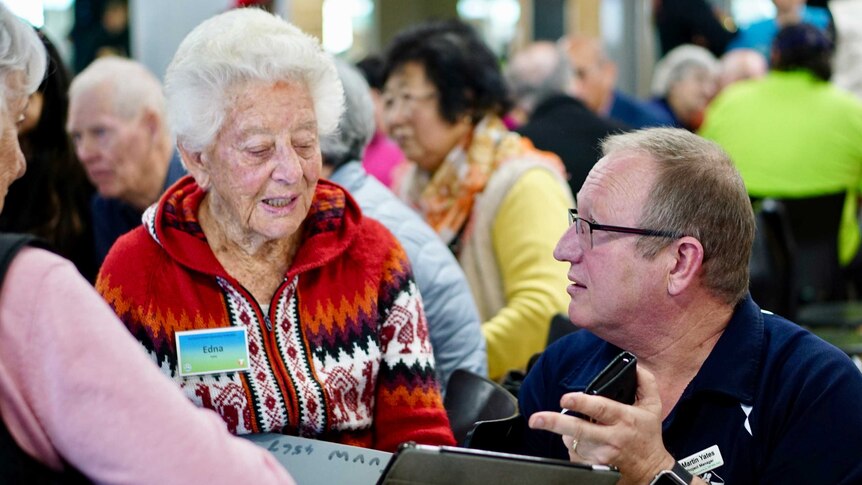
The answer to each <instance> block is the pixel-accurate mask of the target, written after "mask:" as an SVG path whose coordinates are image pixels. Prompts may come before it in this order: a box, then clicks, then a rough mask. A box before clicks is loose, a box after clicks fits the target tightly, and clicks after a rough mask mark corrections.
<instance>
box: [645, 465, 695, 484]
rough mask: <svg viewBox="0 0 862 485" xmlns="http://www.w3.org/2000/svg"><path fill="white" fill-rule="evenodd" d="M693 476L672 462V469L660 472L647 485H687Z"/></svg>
mask: <svg viewBox="0 0 862 485" xmlns="http://www.w3.org/2000/svg"><path fill="white" fill-rule="evenodd" d="M692 480H694V476H692V474H691V473H689V472H688V470H686V469H685V468H683V467H682V465H680V464H679V463H678V462H676V461H675V462H673V468H671V469H670V470H662V471H660V472H658V475H656V476H655V478H653V479H652V481H651V482H649V485H689V484H691V482H692Z"/></svg>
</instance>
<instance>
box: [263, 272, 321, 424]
mask: <svg viewBox="0 0 862 485" xmlns="http://www.w3.org/2000/svg"><path fill="white" fill-rule="evenodd" d="M298 280H299V277H298V276H296V277H294V278H293V281H291V282H290V285H289V286H288V288H286V289H285V291H282V293H281V295H280V296H279V299H278V303H277V308H276V312H275V322H274V324H275V330H276V332H275V336H276V343H277V344H278V347H279V353H280V354H281V358H282V359H284V363H285V369H286V370H287V373H288V375H289V376H290V380H291V381H292V383H293V385H294V387H295V388H296V396H297V399H298V400H299V402H298V403H297V404H298V405H299V414H300V415H299V434H300V436H316V435H319V434H321V433H323V431H324V426H325V425H326V410H325V408H324V406H325V405H326V404H325V400H324V394H323V389H321V387H320V384H319V383H318V382H317V381H316V380H315V379H313V378H312V377H311V369H310V367H309V362H308V359H307V358H306V356H307V355H308V349H306V348H305V340H303V338H302V331H301V329H300V325H299V318H298V317H297V314H298V312H297V308H296V305H297V300H296V285H297V282H298Z"/></svg>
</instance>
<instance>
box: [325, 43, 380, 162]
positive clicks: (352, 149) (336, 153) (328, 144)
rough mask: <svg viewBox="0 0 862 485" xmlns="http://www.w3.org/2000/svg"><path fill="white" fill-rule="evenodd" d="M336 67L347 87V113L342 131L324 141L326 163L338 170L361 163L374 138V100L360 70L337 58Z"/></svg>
mask: <svg viewBox="0 0 862 485" xmlns="http://www.w3.org/2000/svg"><path fill="white" fill-rule="evenodd" d="M335 68H336V69H337V70H338V77H339V78H340V79H341V85H342V86H343V87H344V104H345V109H344V114H343V115H342V116H341V121H340V122H339V123H338V130H336V131H335V132H334V133H330V134H329V135H326V136H324V137H323V138H321V140H320V152H321V154H322V155H323V163H325V164H327V165H330V166H333V167H338V166H339V165H341V164H343V163H346V162H349V161H352V160H361V159H362V154H363V152H364V151H365V146H366V145H368V143H369V142H370V141H371V138H372V137H373V136H374V101H372V100H371V94H370V92H369V90H370V88H369V87H368V83H367V82H366V81H365V78H364V77H363V76H362V74H361V73H360V72H359V70H358V69H356V68H355V67H353V66H352V65H350V64H348V63H347V62H344V61H342V60H340V59H335Z"/></svg>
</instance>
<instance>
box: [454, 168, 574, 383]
mask: <svg viewBox="0 0 862 485" xmlns="http://www.w3.org/2000/svg"><path fill="white" fill-rule="evenodd" d="M572 203H573V202H572V195H571V193H570V191H569V189H568V188H567V186H565V185H564V184H561V183H560V181H559V180H557V179H556V178H555V177H554V176H553V175H552V174H551V173H550V172H549V171H548V170H543V169H538V168H533V169H530V170H527V171H526V172H524V173H523V174H522V175H521V176H520V177H519V178H518V179H517V181H516V182H515V183H514V185H512V187H511V189H510V190H509V191H508V193H506V195H505V196H504V198H503V200H502V203H501V204H500V206H499V208H498V210H497V213H496V216H495V217H494V219H493V225H492V230H491V242H492V245H493V249H494V255H495V259H496V262H497V270H498V272H499V276H500V279H501V280H502V289H503V293H504V296H505V306H504V307H503V308H502V309H500V310H499V311H498V312H497V313H496V314H495V315H493V316H486V315H483V318H485V319H486V321H485V322H484V323H483V325H482V332H483V333H484V334H485V340H486V342H487V348H488V374H489V376H490V377H491V378H492V379H499V378H500V377H502V376H503V375H504V374H505V373H506V372H507V371H508V370H510V369H523V368H524V367H525V366H526V364H527V361H528V360H529V358H530V357H531V356H532V355H533V354H535V353H537V352H541V351H542V350H543V349H544V348H545V342H546V340H547V337H548V328H549V325H550V321H551V317H552V316H553V315H554V314H556V313H566V309H567V308H568V303H569V296H568V294H567V293H566V286H567V284H568V280H567V277H566V272H567V271H568V265H566V264H565V263H561V262H559V261H557V260H555V259H554V256H553V252H554V247H555V246H556V244H557V241H559V239H560V237H561V236H562V235H563V233H564V232H565V231H566V229H568V219H567V215H566V209H567V208H569V207H571V206H572ZM471 284H472V282H471ZM477 303H478V302H477ZM480 306H481V305H480Z"/></svg>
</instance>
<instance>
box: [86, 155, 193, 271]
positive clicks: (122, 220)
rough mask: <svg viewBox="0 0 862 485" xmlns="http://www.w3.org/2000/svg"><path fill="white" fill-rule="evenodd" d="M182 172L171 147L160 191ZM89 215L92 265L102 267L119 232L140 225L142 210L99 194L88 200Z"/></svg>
mask: <svg viewBox="0 0 862 485" xmlns="http://www.w3.org/2000/svg"><path fill="white" fill-rule="evenodd" d="M185 174H186V170H185V169H184V168H183V165H182V163H181V162H180V156H179V153H178V152H177V151H176V150H174V154H173V155H172V156H171V162H170V164H169V165H168V173H167V176H166V177H165V183H164V185H163V186H162V192H164V191H165V190H166V189H167V188H168V187H170V186H171V185H173V183H174V182H176V181H177V180H179V179H180V178H182V176H183V175H185ZM90 210H91V212H92V215H93V239H94V243H95V250H96V265H97V267H101V266H102V261H104V260H105V256H107V254H108V250H110V249H111V246H113V245H114V242H115V241H116V240H117V239H118V238H119V237H120V236H122V235H123V234H125V233H127V232H129V231H131V230H132V229H134V228H136V227H138V226H139V225H141V216H142V215H143V213H144V211H141V210H138V209H136V208H134V207H132V206H131V205H129V204H127V203H125V202H123V201H122V200H120V199H112V198H105V197H102V196H100V195H99V194H95V195H93V199H92V201H91V202H90Z"/></svg>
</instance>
